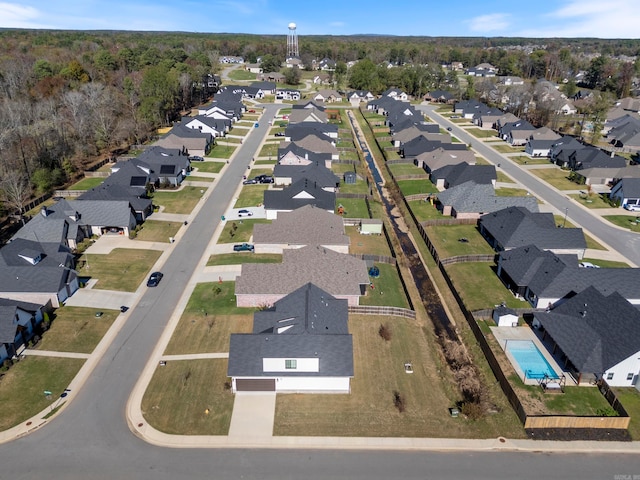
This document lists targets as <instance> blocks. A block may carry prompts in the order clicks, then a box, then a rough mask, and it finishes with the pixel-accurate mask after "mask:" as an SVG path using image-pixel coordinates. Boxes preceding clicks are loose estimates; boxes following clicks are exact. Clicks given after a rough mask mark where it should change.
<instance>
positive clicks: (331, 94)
mask: <svg viewBox="0 0 640 480" xmlns="http://www.w3.org/2000/svg"><path fill="white" fill-rule="evenodd" d="M311 99H312V100H315V101H316V102H324V103H334V102H341V101H342V95H341V94H340V93H338V91H337V90H330V89H324V90H319V91H318V92H316V93H314V94H312V95H311Z"/></svg>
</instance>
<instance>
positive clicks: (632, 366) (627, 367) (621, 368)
mask: <svg viewBox="0 0 640 480" xmlns="http://www.w3.org/2000/svg"><path fill="white" fill-rule="evenodd" d="M610 373H613V378H612V379H611V380H609V379H608V378H607V376H608V375H609V374H610ZM629 374H632V375H633V376H632V377H631V379H629V380H627V376H628V375H629ZM638 375H640V352H636V354H635V355H631V356H630V357H629V358H627V359H626V360H623V361H622V362H620V363H618V364H617V365H614V366H613V367H611V368H610V369H608V370H607V371H606V372H604V375H603V378H604V379H605V380H607V383H608V384H609V385H611V386H612V387H631V386H633V385H637V384H638Z"/></svg>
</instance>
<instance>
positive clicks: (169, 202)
mask: <svg viewBox="0 0 640 480" xmlns="http://www.w3.org/2000/svg"><path fill="white" fill-rule="evenodd" d="M206 190H207V189H206V188H204V189H203V188H202V187H182V188H181V189H180V190H156V191H155V192H154V193H153V204H154V205H161V206H163V207H164V210H163V212H164V213H181V214H189V213H191V211H192V210H193V209H194V207H195V206H196V204H197V203H198V202H199V201H200V199H201V198H202V195H203V193H200V192H204V191H206Z"/></svg>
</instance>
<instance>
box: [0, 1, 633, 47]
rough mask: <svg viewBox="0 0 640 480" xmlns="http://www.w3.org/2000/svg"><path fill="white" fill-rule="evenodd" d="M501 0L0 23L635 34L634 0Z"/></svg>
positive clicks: (14, 11) (74, 14)
mask: <svg viewBox="0 0 640 480" xmlns="http://www.w3.org/2000/svg"><path fill="white" fill-rule="evenodd" d="M503 4H504V2H502V1H499V0H487V1H485V2H474V1H473V0H458V1H457V2H448V3H446V2H443V3H442V4H437V5H428V4H426V3H425V4H414V3H413V2H411V1H409V0H399V1H397V2H395V3H394V5H393V13H396V14H397V17H394V18H393V20H392V21H389V11H388V10H387V9H377V7H376V6H375V5H371V3H370V2H364V1H362V0H354V1H352V2H349V3H348V4H344V3H343V2H338V1H335V0H328V1H327V2H325V3H324V4H323V6H322V9H318V8H317V6H305V5H302V4H300V2H293V1H291V0H280V1H279V2H278V3H275V2H271V1H270V0H246V1H244V2H238V1H236V0H213V1H206V0H187V1H186V2H184V3H182V4H180V6H177V5H176V3H175V2H173V1H169V0H155V1H154V2H151V1H150V0H133V1H126V0H112V1H110V2H107V1H106V0H93V1H90V2H87V1H82V0H63V1H60V2H45V1H43V0H23V1H21V2H19V3H18V2H15V1H4V2H3V1H0V28H1V29H29V30H71V31H82V32H91V31H96V32H99V31H125V32H127V31H129V32H176V33H196V34H229V35H234V34H235V35H282V36H285V35H286V34H287V33H288V28H287V27H288V25H289V23H291V22H294V23H296V24H297V29H296V32H297V34H298V36H299V37H304V36H380V37H385V36H390V37H426V38H438V37H446V38H525V39H532V40H535V39H540V40H542V39H580V38H585V39H587V38H592V39H603V40H634V39H638V38H640V37H639V35H638V28H637V25H638V24H640V9H638V8H637V0H611V1H609V2H601V1H600V0H583V1H579V0H560V1H559V0H540V1H538V2H536V3H535V4H534V5H524V4H511V5H509V6H508V7H505V6H504V5H503ZM95 12H100V14H99V15H96V14H95ZM283 12H285V13H283ZM352 19H355V20H352ZM204 24H206V26H204Z"/></svg>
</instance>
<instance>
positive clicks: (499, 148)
mask: <svg viewBox="0 0 640 480" xmlns="http://www.w3.org/2000/svg"><path fill="white" fill-rule="evenodd" d="M490 147H491V148H493V149H494V150H495V151H496V152H498V153H520V152H524V147H512V146H511V145H509V144H507V143H503V144H500V145H490Z"/></svg>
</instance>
